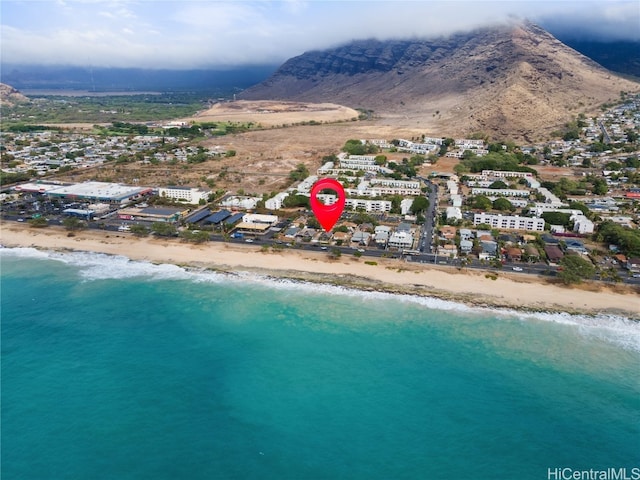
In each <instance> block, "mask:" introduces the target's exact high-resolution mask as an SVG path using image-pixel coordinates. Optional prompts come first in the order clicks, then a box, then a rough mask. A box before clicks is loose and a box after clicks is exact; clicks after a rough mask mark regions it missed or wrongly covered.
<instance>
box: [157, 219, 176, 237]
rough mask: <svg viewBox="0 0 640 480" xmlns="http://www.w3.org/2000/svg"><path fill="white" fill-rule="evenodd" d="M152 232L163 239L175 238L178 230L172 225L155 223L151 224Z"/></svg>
mask: <svg viewBox="0 0 640 480" xmlns="http://www.w3.org/2000/svg"><path fill="white" fill-rule="evenodd" d="M151 232H153V234H155V235H159V236H161V237H173V236H175V235H177V233H178V229H177V228H176V226H175V225H174V224H172V223H168V222H154V223H152V224H151Z"/></svg>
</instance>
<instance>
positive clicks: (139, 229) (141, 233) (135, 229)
mask: <svg viewBox="0 0 640 480" xmlns="http://www.w3.org/2000/svg"><path fill="white" fill-rule="evenodd" d="M129 231H130V232H131V233H133V234H134V235H135V236H136V237H146V236H148V235H149V232H150V230H149V228H148V227H145V226H144V225H140V224H137V223H136V224H134V225H131V227H130V230H129Z"/></svg>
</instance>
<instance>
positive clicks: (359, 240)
mask: <svg viewBox="0 0 640 480" xmlns="http://www.w3.org/2000/svg"><path fill="white" fill-rule="evenodd" d="M370 241H371V234H370V233H369V232H363V231H361V230H357V231H355V232H354V233H353V235H352V236H351V243H356V244H358V245H362V246H365V247H366V246H367V245H369V242H370Z"/></svg>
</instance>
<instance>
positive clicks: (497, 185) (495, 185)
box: [489, 180, 509, 190]
mask: <svg viewBox="0 0 640 480" xmlns="http://www.w3.org/2000/svg"><path fill="white" fill-rule="evenodd" d="M489 188H491V189H492V190H500V189H504V188H509V185H507V184H506V183H504V182H503V181H502V180H496V181H495V182H493V183H492V184H491V185H489Z"/></svg>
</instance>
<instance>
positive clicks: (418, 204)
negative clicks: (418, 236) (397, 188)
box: [410, 196, 429, 215]
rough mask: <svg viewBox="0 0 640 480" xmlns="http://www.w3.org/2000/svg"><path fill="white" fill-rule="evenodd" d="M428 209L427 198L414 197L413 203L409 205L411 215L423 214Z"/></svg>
mask: <svg viewBox="0 0 640 480" xmlns="http://www.w3.org/2000/svg"><path fill="white" fill-rule="evenodd" d="M428 208H429V200H428V199H427V197H422V196H420V197H416V198H414V199H413V203H412V204H411V208H410V210H411V213H413V214H414V215H417V214H419V213H422V212H424V211H425V210H427V209H428Z"/></svg>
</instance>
